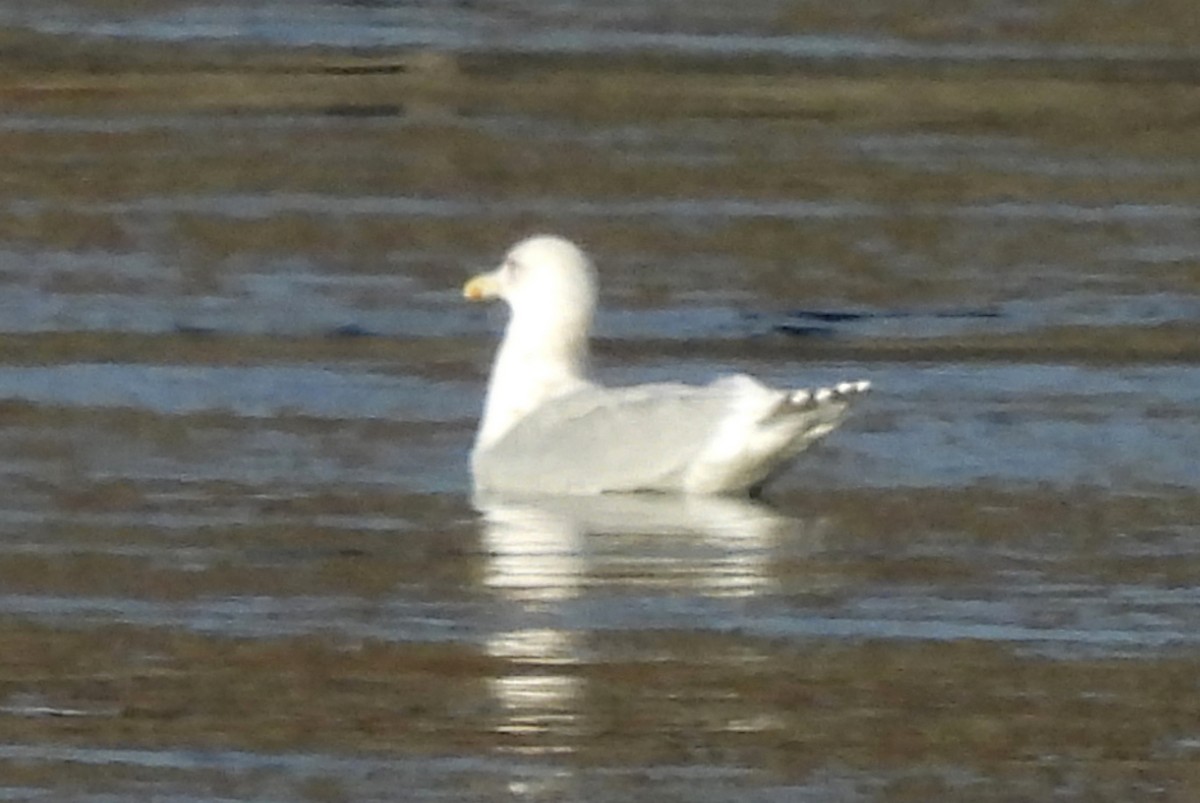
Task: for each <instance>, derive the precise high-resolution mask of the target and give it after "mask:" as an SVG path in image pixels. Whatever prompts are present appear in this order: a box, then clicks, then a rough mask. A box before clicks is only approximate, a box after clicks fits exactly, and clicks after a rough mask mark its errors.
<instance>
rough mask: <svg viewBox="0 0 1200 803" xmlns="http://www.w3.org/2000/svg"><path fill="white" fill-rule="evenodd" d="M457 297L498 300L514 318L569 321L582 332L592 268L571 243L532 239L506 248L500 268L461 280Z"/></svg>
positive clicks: (592, 296)
mask: <svg viewBox="0 0 1200 803" xmlns="http://www.w3.org/2000/svg"><path fill="white" fill-rule="evenodd" d="M463 296H464V297H466V298H467V299H469V300H471V301H485V300H489V299H494V298H501V299H504V301H506V302H507V303H508V306H509V307H510V308H512V311H513V317H514V319H520V318H523V317H537V318H555V319H557V318H567V319H575V320H578V321H579V322H580V323H581V324H582V325H583V326H584V328H585V329H586V327H587V326H588V325H590V323H591V317H592V310H593V309H594V308H595V306H596V275H595V269H594V268H593V267H592V261H591V260H590V259H588V257H587V254H585V253H583V251H582V250H580V248H579V247H578V246H576V245H575V244H574V243H572V242H571V241H569V240H565V239H563V238H562V237H555V236H553V235H545V234H542V235H537V236H535V237H530V238H528V239H526V240H522V241H521V242H519V243H517V244H516V245H514V246H513V247H512V248H511V249H509V251H508V253H507V254H506V255H505V257H504V262H503V263H501V265H500V267H498V268H496V269H495V270H493V271H490V272H488V273H481V274H479V275H478V276H476V277H475V278H473V279H471V280H470V281H469V282H467V283H466V285H465V286H464V287H463ZM535 310H536V312H534V311H535Z"/></svg>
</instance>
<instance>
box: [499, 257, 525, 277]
mask: <svg viewBox="0 0 1200 803" xmlns="http://www.w3.org/2000/svg"><path fill="white" fill-rule="evenodd" d="M503 267H504V272H505V273H507V274H508V275H510V276H516V275H517V274H518V273H520V272H521V263H520V262H517V261H516V260H515V259H513V258H512V257H509V258H508V259H506V260H504V266H503Z"/></svg>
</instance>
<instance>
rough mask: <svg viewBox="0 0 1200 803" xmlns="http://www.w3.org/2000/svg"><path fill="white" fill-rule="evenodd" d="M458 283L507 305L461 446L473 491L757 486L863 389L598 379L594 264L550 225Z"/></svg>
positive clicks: (753, 491)
mask: <svg viewBox="0 0 1200 803" xmlns="http://www.w3.org/2000/svg"><path fill="white" fill-rule="evenodd" d="M463 295H464V296H465V297H466V298H467V299H469V300H472V301H482V300H488V299H502V300H503V301H505V302H506V303H507V304H508V307H509V310H510V316H509V320H508V325H507V327H506V329H505V332H504V338H503V341H502V342H501V344H500V348H499V350H498V351H497V352H496V358H495V362H494V364H493V366H492V372H491V377H490V379H489V381H488V388H487V397H486V400H485V402H484V408H483V417H482V420H481V421H480V426H479V430H478V432H477V434H476V437H475V443H474V446H473V448H472V450H471V474H472V478H473V481H474V484H475V488H476V491H479V492H500V493H516V494H600V493H625V492H638V491H656V492H663V493H685V494H731V495H733V494H739V495H758V494H759V493H760V492H761V490H762V488H763V486H764V485H765V484H766V483H767V482H768V481H769V480H771V479H772V478H774V477H775V476H777V475H778V474H779V473H780V472H782V471H783V470H784V469H785V468H787V467H788V466H789V465H790V464H792V463H793V462H794V461H795V459H796V457H797V455H799V454H800V453H801V452H802V451H804V449H805V448H807V447H808V446H809V445H810V444H811V443H813V442H814V441H815V440H817V439H818V438H821V437H822V436H824V435H826V434H828V433H829V432H830V431H831V430H833V429H834V428H835V427H837V426H838V424H839V423H841V421H842V419H843V417H844V416H845V414H846V411H847V410H848V408H849V407H850V405H851V403H852V402H854V401H855V400H856V397H858V396H860V395H861V394H863V393H864V392H865V391H867V390H868V388H869V387H870V383H869V382H866V381H862V380H860V381H852V382H841V383H838V384H836V385H832V386H829V387H818V388H809V389H797V390H779V389H776V388H771V387H768V386H767V385H764V384H763V383H761V382H759V381H758V380H756V379H754V378H752V377H750V376H746V375H744V374H736V375H729V376H723V377H721V378H719V379H717V380H715V381H714V382H712V383H710V384H707V385H688V384H679V383H654V384H645V385H632V386H626V387H605V386H603V385H600V384H598V383H597V382H595V381H594V380H592V379H591V378H590V377H589V373H588V368H589V358H588V357H589V352H588V335H589V333H590V331H591V326H592V318H593V316H594V314H595V310H596V299H597V286H596V271H595V269H594V267H593V266H592V262H591V260H590V259H589V258H588V256H587V255H586V254H585V253H584V252H583V251H582V250H581V249H580V248H579V247H578V246H576V245H575V244H574V243H572V242H570V241H568V240H565V239H563V238H562V237H557V236H552V235H538V236H535V237H530V238H528V239H526V240H522V241H521V242H519V243H517V244H516V245H515V246H513V247H512V249H511V250H509V252H508V254H507V255H506V256H505V258H504V261H503V263H502V264H501V265H500V267H498V268H496V269H495V270H493V271H490V272H488V273H482V274H480V275H478V276H476V277H474V278H473V279H471V280H470V281H469V282H467V284H466V285H465V286H464V287H463Z"/></svg>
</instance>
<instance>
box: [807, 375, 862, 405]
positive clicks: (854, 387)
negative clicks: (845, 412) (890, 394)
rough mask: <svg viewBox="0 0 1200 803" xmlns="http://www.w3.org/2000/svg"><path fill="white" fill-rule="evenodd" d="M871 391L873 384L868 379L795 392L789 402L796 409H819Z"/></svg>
mask: <svg viewBox="0 0 1200 803" xmlns="http://www.w3.org/2000/svg"><path fill="white" fill-rule="evenodd" d="M870 389H871V383H870V382H869V381H868V380H866V379H859V380H857V381H854V382H839V383H838V384H836V385H832V386H828V387H819V388H816V389H814V390H808V389H804V390H794V391H792V393H791V394H790V395H789V396H788V401H789V402H791V404H792V405H793V406H795V407H817V406H819V405H822V404H828V403H830V402H833V401H845V400H847V399H849V398H850V397H852V396H857V395H859V394H860V393H866V392H867V391H868V390H870Z"/></svg>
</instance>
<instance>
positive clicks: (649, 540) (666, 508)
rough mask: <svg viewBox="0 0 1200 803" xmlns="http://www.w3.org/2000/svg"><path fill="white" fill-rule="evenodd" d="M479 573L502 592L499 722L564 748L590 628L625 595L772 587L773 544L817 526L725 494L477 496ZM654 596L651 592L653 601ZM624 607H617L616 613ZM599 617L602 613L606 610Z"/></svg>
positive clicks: (520, 740) (496, 640) (576, 713)
mask: <svg viewBox="0 0 1200 803" xmlns="http://www.w3.org/2000/svg"><path fill="white" fill-rule="evenodd" d="M474 503H475V507H476V508H477V509H478V510H479V512H480V513H481V514H482V521H483V542H484V546H485V549H486V552H487V555H488V558H487V561H486V565H485V569H484V583H485V585H486V586H487V587H488V588H490V589H492V590H493V591H494V592H495V594H496V595H497V598H498V600H499V601H500V602H501V603H502V604H501V605H499V606H498V607H497V609H496V617H497V618H496V621H495V626H494V629H493V631H492V635H491V636H490V637H489V639H488V641H487V650H488V652H489V654H491V655H493V656H497V657H502V658H505V659H508V660H507V663H506V667H508V671H507V672H505V673H504V674H503V675H502V676H498V677H495V678H492V679H491V681H490V686H491V691H492V693H493V695H494V697H495V699H496V700H497V702H498V703H499V706H500V715H501V720H500V721H499V722H498V723H497V724H496V731H497V732H498V733H501V734H504V735H506V736H510V737H512V740H511V742H510V745H511V749H512V750H514V751H518V752H521V753H526V754H529V753H533V754H545V753H561V752H570V751H571V750H572V749H573V747H572V745H573V744H574V743H575V739H576V737H578V736H579V735H580V734H581V733H582V732H583V723H582V722H581V717H582V714H581V711H580V708H581V703H580V700H581V698H582V697H583V692H584V688H583V685H584V683H585V680H584V678H583V677H581V673H580V672H578V671H577V670H576V669H575V667H576V665H578V664H580V663H582V662H583V656H584V654H585V647H586V644H585V643H584V641H585V639H586V638H587V634H588V631H591V630H596V629H604V628H609V629H612V630H620V629H624V628H628V627H629V626H630V625H628V624H626V623H624V622H622V621H620V619H621V617H622V616H627V615H628V611H629V603H630V602H631V601H632V602H633V603H634V604H635V605H636V604H637V603H639V602H644V601H645V598H646V597H648V596H651V595H663V594H669V595H671V597H672V599H673V600H675V599H688V598H697V597H699V598H713V597H747V596H752V595H756V594H762V593H769V592H770V591H771V590H772V588H773V585H774V580H773V577H772V573H771V571H770V568H771V562H772V561H773V560H774V558H775V557H776V555H777V554H778V552H779V551H780V550H784V551H787V552H789V553H790V554H793V555H794V554H795V553H796V551H801V552H808V551H812V550H813V549H816V548H819V545H820V542H821V540H822V539H821V537H820V531H821V528H820V527H814V526H813V525H811V524H809V523H807V522H803V521H800V520H797V519H794V518H791V517H788V516H785V515H783V514H781V513H779V512H777V511H775V510H773V509H772V508H770V507H768V506H766V505H764V504H761V503H757V502H751V501H748V500H741V499H730V498H722V497H711V496H705V497H687V496H665V495H649V494H639V495H608V496H590V497H511V496H505V497H498V496H479V497H476V499H475V500H474ZM651 604H652V603H651ZM622 611H623V612H624V613H622ZM606 620H607V621H606Z"/></svg>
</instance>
